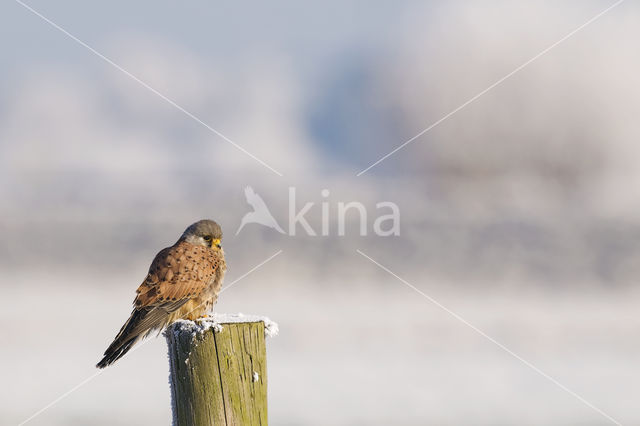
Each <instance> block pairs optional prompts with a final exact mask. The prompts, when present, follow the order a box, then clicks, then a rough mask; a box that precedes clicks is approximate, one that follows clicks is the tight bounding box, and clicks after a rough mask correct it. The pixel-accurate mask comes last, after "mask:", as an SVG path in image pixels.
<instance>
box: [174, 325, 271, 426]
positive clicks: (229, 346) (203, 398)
mask: <svg viewBox="0 0 640 426" xmlns="http://www.w3.org/2000/svg"><path fill="white" fill-rule="evenodd" d="M277 331H278V326H277V324H276V323H274V322H272V321H270V320H269V319H268V318H264V317H257V316H248V315H242V314H238V315H219V314H216V315H214V316H213V317H211V318H207V319H204V320H199V321H196V322H193V321H178V322H176V323H174V324H173V325H172V326H171V327H169V329H168V330H167V331H166V333H165V336H166V338H167V343H168V345H169V364H170V371H171V373H170V382H171V401H172V405H173V407H172V410H173V424H174V426H202V425H216V426H217V425H225V426H226V425H266V424H267V358H266V347H265V335H275V334H277Z"/></svg>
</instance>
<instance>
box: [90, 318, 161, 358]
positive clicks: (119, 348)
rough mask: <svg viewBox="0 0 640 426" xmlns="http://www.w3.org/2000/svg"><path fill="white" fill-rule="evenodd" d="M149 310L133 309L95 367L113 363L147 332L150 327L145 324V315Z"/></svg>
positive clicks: (146, 322)
mask: <svg viewBox="0 0 640 426" xmlns="http://www.w3.org/2000/svg"><path fill="white" fill-rule="evenodd" d="M149 312H150V311H149V310H147V309H138V310H135V311H133V313H132V314H131V316H130V317H129V319H128V320H127V322H126V323H124V325H123V326H122V328H121V329H120V332H119V333H118V335H117V336H116V338H115V339H114V340H113V343H111V344H110V345H109V347H108V348H107V350H106V351H104V357H103V358H102V360H100V362H99V363H98V364H96V367H98V368H105V367H107V366H108V365H111V364H113V363H114V362H116V361H117V360H119V359H120V358H122V357H123V356H124V355H125V354H126V353H127V352H129V351H130V350H131V348H132V347H133V345H134V344H135V343H136V342H137V341H139V340H141V339H142V338H144V337H145V336H146V335H147V334H149V332H150V331H151V328H150V327H148V326H147V324H148V320H147V321H145V319H146V317H148V316H149V315H148V314H149ZM141 326H142V327H141ZM145 326H146V327H145Z"/></svg>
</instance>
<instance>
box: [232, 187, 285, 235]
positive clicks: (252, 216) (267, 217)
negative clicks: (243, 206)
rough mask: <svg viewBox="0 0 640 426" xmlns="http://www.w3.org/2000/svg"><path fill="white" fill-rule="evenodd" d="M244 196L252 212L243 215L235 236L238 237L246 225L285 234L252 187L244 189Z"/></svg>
mask: <svg viewBox="0 0 640 426" xmlns="http://www.w3.org/2000/svg"><path fill="white" fill-rule="evenodd" d="M244 196H245V198H246V199H247V203H248V204H249V205H250V206H251V207H253V211H252V212H249V213H247V214H245V215H244V216H243V217H242V220H241V221H240V227H239V228H238V230H237V231H236V235H238V234H239V233H240V230H241V229H242V228H244V226H245V225H246V224H248V223H258V224H260V225H264V226H267V227H269V228H272V229H275V230H276V231H278V232H279V233H281V234H284V233H285V232H284V231H283V230H282V228H281V227H280V225H278V222H276V220H275V218H274V217H273V215H272V214H271V212H270V211H269V208H268V207H267V205H266V204H265V202H264V200H263V199H262V197H260V196H259V195H258V194H256V192H255V191H254V190H253V188H252V187H250V186H247V187H246V188H245V189H244Z"/></svg>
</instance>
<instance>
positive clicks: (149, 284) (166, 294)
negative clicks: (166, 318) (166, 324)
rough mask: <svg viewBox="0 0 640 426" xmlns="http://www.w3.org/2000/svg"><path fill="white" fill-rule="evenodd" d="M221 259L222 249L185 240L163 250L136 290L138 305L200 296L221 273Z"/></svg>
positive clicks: (157, 304) (152, 305) (171, 301)
mask: <svg viewBox="0 0 640 426" xmlns="http://www.w3.org/2000/svg"><path fill="white" fill-rule="evenodd" d="M221 260H222V259H221V255H220V253H219V252H216V251H213V250H209V249H208V248H206V247H202V246H196V245H193V244H191V243H187V242H185V241H182V242H179V243H177V244H175V245H174V246H172V247H169V248H166V249H164V250H162V251H161V252H160V253H158V255H157V256H156V257H155V259H154V260H153V262H152V263H151V267H150V268H149V274H148V275H147V278H146V279H145V280H144V282H143V283H142V284H141V285H140V287H138V290H136V293H137V295H136V298H135V300H134V305H135V307H136V308H149V307H156V306H166V305H168V304H171V303H173V302H180V301H182V300H184V301H185V302H186V301H187V300H189V299H192V298H194V297H197V296H198V295H200V294H201V293H202V291H203V290H204V289H205V288H207V286H208V285H209V283H210V282H211V280H212V279H213V278H214V276H215V275H216V274H218V273H219V268H220V266H221V263H222V262H221ZM178 307H179V306H178ZM175 309H177V308H175ZM175 309H172V310H175Z"/></svg>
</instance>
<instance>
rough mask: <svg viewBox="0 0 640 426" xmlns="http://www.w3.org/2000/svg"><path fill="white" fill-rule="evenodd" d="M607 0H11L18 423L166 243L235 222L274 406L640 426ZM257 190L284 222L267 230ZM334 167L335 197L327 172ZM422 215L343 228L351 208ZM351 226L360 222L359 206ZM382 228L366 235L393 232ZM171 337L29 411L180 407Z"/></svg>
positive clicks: (638, 82)
mask: <svg viewBox="0 0 640 426" xmlns="http://www.w3.org/2000/svg"><path fill="white" fill-rule="evenodd" d="M611 4H613V1H562V2H555V1H554V2H552V1H542V2H538V1H536V2H533V1H529V2H508V1H485V2H473V1H454V2H445V1H429V2H424V1H377V2H357V1H334V0H329V1H324V2H316V3H313V4H311V3H301V2H296V1H279V0H276V1H269V2H261V3H256V4H251V5H248V4H244V3H238V2H234V1H216V2H188V3H177V2H165V1H160V2H158V1H155V2H150V1H142V2H135V3H129V2H124V1H112V2H108V3H100V4H96V3H88V2H81V1H68V0H63V1H59V2H56V3H55V4H53V3H50V2H46V1H43V0H31V1H30V2H29V5H31V6H32V7H33V8H35V9H36V10H37V11H38V12H39V13H41V14H43V15H44V16H46V17H47V18H48V19H50V20H52V21H53V22H55V23H56V24H58V25H60V26H61V27H63V28H64V29H66V30H67V31H69V32H70V33H71V34H73V35H74V36H76V37H78V38H79V39H80V40H82V41H83V42H85V43H87V44H88V45H90V46H91V47H93V48H94V49H96V50H97V51H99V52H100V53H101V54H104V55H105V56H107V57H108V58H110V59H111V60H112V61H114V62H115V63H117V64H118V65H119V66H121V67H123V68H124V69H126V70H127V71H129V72H130V73H132V74H133V75H135V76H136V77H137V78H139V79H140V80H142V81H144V82H145V83H147V84H149V85H150V86H152V87H153V88H155V89H156V90H158V91H159V92H161V93H162V94H163V95H165V96H167V97H168V98H170V99H172V100H173V101H175V102H176V103H177V104H179V105H180V106H181V107H183V108H185V109H186V110H188V111H190V112H191V113H193V114H194V115H195V116H197V117H198V118H199V119H201V120H202V121H203V122H205V123H207V124H208V125H210V126H212V127H213V128H215V129H216V130H218V131H220V132H221V133H223V134H224V135H226V136H227V137H228V138H230V139H231V140H233V141H234V142H236V143H237V144H239V145H241V146H242V147H243V148H245V149H247V150H248V151H249V152H251V153H252V154H254V155H255V156H257V157H259V158H260V159H262V160H264V161H265V162H266V163H267V164H269V165H270V166H271V167H273V168H274V169H276V170H278V171H279V172H281V173H282V174H283V176H282V177H281V176H278V175H277V174H275V173H273V172H272V171H271V170H269V169H268V168H266V167H264V166H262V165H261V164H259V163H258V162H256V161H255V160H254V159H252V158H250V157H249V156H247V155H245V154H244V153H242V152H241V151H239V150H238V149H236V148H235V147H234V146H232V145H231V144H230V143H228V142H226V141H225V140H223V139H222V138H220V137H219V136H217V135H215V134H213V133H212V132H211V131H209V130H208V129H206V128H205V127H203V126H202V125H201V124H199V123H198V122H196V121H195V120H193V119H192V118H190V117H188V116H186V115H185V114H183V113H182V112H180V111H179V110H177V109H176V108H174V107H173V106H172V105H170V104H169V103H167V102H166V101H165V100H163V99H161V98H160V97H158V96H157V95H155V94H154V93H152V92H150V91H149V90H147V89H146V88H145V87H143V86H142V85H141V84H139V83H138V82H136V81H134V80H133V79H131V78H130V77H129V76H127V75H125V74H124V73H122V72H121V71H119V70H117V69H115V68H114V67H113V66H111V65H109V64H108V63H106V62H105V61H103V60H102V59H100V58H99V57H97V56H96V55H95V54H93V53H92V52H90V51H89V50H88V49H86V48H85V47H83V46H81V45H80V44H78V43H76V42H75V41H73V40H72V39H71V38H69V37H67V36H66V35H64V34H63V33H62V32H60V31H58V30H56V29H55V28H53V27H52V26H51V25H50V24H48V23H47V22H45V21H43V20H42V19H41V18H39V17H37V16H36V15H34V14H33V13H31V12H29V11H28V10H27V9H25V8H24V7H23V6H21V5H20V4H19V3H17V2H14V1H6V2H3V3H2V4H1V5H0V20H1V21H2V25H1V27H0V28H1V30H0V31H2V35H3V37H0V49H1V52H2V55H0V64H1V66H0V178H1V179H0V200H1V202H0V232H1V235H2V238H1V239H0V268H1V270H2V275H1V278H0V289H1V290H2V295H3V296H2V300H3V301H4V306H3V309H2V310H1V311H0V326H1V327H0V328H1V330H2V331H0V338H1V339H2V342H3V343H2V351H0V364H1V365H2V366H3V367H2V369H1V370H2V376H1V378H2V382H3V383H4V386H3V387H2V388H0V423H2V424H18V423H20V422H21V421H23V420H25V419H26V418H28V417H29V416H30V415H32V414H33V413H35V412H36V411H38V410H39V409H40V408H42V407H44V406H45V405H47V404H48V403H50V402H51V401H53V400H54V399H55V398H57V397H58V396H60V395H61V394H63V393H65V392H66V391H68V390H70V389H71V388H73V387H74V386H76V385H77V384H79V383H80V382H82V381H83V380H84V379H86V378H87V377H89V376H91V375H92V374H93V373H94V372H95V371H96V370H95V369H94V367H93V366H94V364H95V363H96V362H97V361H98V360H99V358H100V356H101V354H102V352H103V351H104V349H105V348H106V346H107V345H108V343H110V341H111V339H112V338H113V336H114V335H115V334H116V332H117V331H118V330H119V328H120V326H121V325H122V323H123V322H124V321H125V319H126V318H127V316H128V314H129V312H130V309H131V306H130V302H131V301H132V299H133V296H134V290H135V288H136V287H137V285H139V284H140V282H141V281H142V279H143V278H144V276H145V274H146V270H147V268H148V266H149V263H150V261H151V259H152V258H153V256H154V255H155V254H156V252H157V251H158V250H159V249H160V248H162V247H166V246H168V245H171V244H173V242H174V241H175V240H176V239H177V238H178V237H179V235H180V234H181V233H182V231H183V230H184V228H185V227H186V226H187V225H189V224H190V223H192V222H194V221H195V220H198V219H200V218H204V217H207V218H213V219H216V220H217V221H219V222H220V223H221V225H222V227H223V229H224V231H225V239H224V241H223V243H224V245H225V250H226V254H227V262H228V265H229V270H228V273H227V282H228V283H230V282H232V281H233V280H235V279H237V278H238V277H240V276H242V275H243V274H244V273H246V272H247V271H249V270H250V269H251V268H252V267H254V266H255V265H257V264H259V263H261V262H262V261H264V260H265V259H267V258H268V257H269V256H271V255H273V254H274V253H276V252H277V251H278V250H283V252H282V254H280V255H279V256H277V257H276V258H274V259H273V260H272V261H270V262H268V263H267V264H265V265H264V266H263V267H261V268H259V269H258V270H256V271H255V272H253V273H252V274H250V275H249V276H247V277H246V278H244V279H242V280H241V281H238V282H237V283H236V284H234V285H233V287H231V288H229V289H228V290H227V291H225V292H224V293H223V294H222V296H221V298H220V300H219V303H218V305H217V308H216V309H217V311H220V312H244V313H252V314H261V315H267V316H269V317H270V318H271V319H273V320H275V321H276V322H278V323H279V325H280V335H279V336H277V337H275V338H270V339H269V340H268V363H269V365H268V372H269V417H270V421H271V423H272V424H274V425H327V424H336V425H354V424H367V425H387V424H406V425H413V424H439V425H460V424H477V425H509V424H522V425H524V424H531V425H541V424H549V425H551V424H554V425H556V424H557V425H567V424H581V425H600V424H610V423H611V422H610V420H608V419H607V418H606V417H605V416H603V415H601V414H600V413H598V412H597V411H596V410H594V409H592V408H591V407H589V406H587V405H586V404H584V403H583V402H581V401H579V400H578V399H577V398H575V397H574V396H572V395H570V394H569V393H567V392H565V391H564V390H563V389H561V388H559V387H558V386H556V385H555V384H553V383H552V382H550V381H549V380H547V379H546V378H544V377H542V376H541V375H540V374H538V373H537V372H535V371H533V370H532V369H530V368H529V367H527V366H526V365H524V364H523V363H522V362H520V361H518V360H516V359H515V358H513V357H512V356H510V355H509V354H507V353H506V352H505V351H503V350H502V349H500V348H499V347H497V346H496V345H494V344H493V343H491V342H490V341H488V340H487V339H485V338H484V337H482V336H480V335H479V334H478V333H476V332H475V331H474V330H472V329H471V328H469V327H467V326H466V325H464V324H462V323H461V322H459V321H458V320H457V319H456V318H454V317H453V316H452V315H450V314H449V313H447V312H445V311H443V310H442V309H440V308H439V307H437V306H436V305H434V304H433V303H431V302H430V301H429V300H427V299H426V298H424V297H422V296H420V295H419V294H417V293H416V292H415V291H413V290H412V289H411V288H409V287H407V286H406V285H405V284H404V283H402V282H401V281H399V280H398V279H396V278H394V277H393V276H391V275H390V274H388V273H386V272H385V271H383V270H381V269H380V268H378V267H377V266H376V265H374V264H373V263H371V262H370V261H369V260H367V259H366V258H364V257H363V256H361V255H359V254H358V253H357V252H356V249H359V250H361V251H362V252H363V253H366V254H367V255H368V256H370V257H371V258H373V259H375V260H376V261H378V262H380V263H381V264H383V265H384V266H385V267H387V268H389V269H390V270H392V271H393V272H394V273H395V274H397V275H399V276H400V277H402V278H403V279H405V280H406V281H408V282H409V283H411V284H412V285H414V286H415V287H417V288H419V289H420V290H421V291H422V292H424V293H426V294H428V295H429V296H430V297H432V298H434V299H435V300H437V301H438V302H439V303H441V304H442V305H444V306H446V307H447V308H448V309H450V310H451V311H453V312H455V313H457V314H458V315H460V316H462V317H463V318H465V319H466V320H467V321H469V322H470V323H472V324H473V325H474V326H476V327H478V328H479V329H481V330H483V331H484V332H486V333H487V334H488V335H490V336H492V337H493V338H495V339H496V340H497V341H499V342H501V343H502V344H504V345H505V346H507V347H508V348H510V349H511V350H513V351H514V352H515V353H517V354H518V355H520V356H522V357H523V358H524V359H526V360H527V361H529V362H531V363H532V364H534V365H535V366H536V367H538V368H540V369H541V370H542V371H544V372H545V373H547V374H549V375H550V376H552V377H553V378H555V379H556V380H558V381H559V382H560V383H562V384H563V385H564V386H566V387H567V388H569V389H571V390H572V391H574V392H576V393H577V394H579V395H580V396H581V397H583V398H584V399H585V400H586V401H588V402H589V403H591V404H593V405H594V406H596V407H598V408H600V409H601V410H603V411H604V412H606V413H607V414H608V415H610V416H611V417H614V418H615V419H617V420H618V421H619V422H621V423H623V424H640V412H639V411H638V410H637V397H636V396H637V395H638V394H639V393H640V367H638V362H637V360H638V357H639V356H640V342H639V341H638V338H637V336H638V331H639V329H640V317H639V316H638V314H637V312H638V302H639V301H640V299H639V296H640V294H639V291H638V286H637V284H636V282H637V279H638V277H640V147H639V146H638V140H639V136H640V120H638V114H639V112H640V78H639V77H638V76H640V72H639V68H640V50H638V46H637V40H638V39H639V38H640V25H639V24H640V7H639V6H638V5H637V4H634V3H632V2H625V3H622V4H621V5H619V6H618V7H616V8H614V9H612V10H611V11H610V12H608V13H607V14H605V15H604V16H602V17H601V18H600V19H598V20H596V21H595V22H593V23H592V24H590V25H588V26H587V27H585V28H584V29H582V30H581V31H579V32H578V33H576V34H575V35H574V36H573V37H571V38H569V39H567V40H566V41H565V42H563V43H561V44H560V45H558V46H557V47H555V48H554V49H552V50H550V51H549V52H548V53H546V54H545V55H543V56H542V57H540V58H539V59H538V60H536V61H535V62H533V63H531V64H530V65H528V66H527V67H525V68H524V69H522V70H521V71H520V72H518V73H517V74H515V75H513V76H512V77H511V78H509V79H507V80H506V81H504V82H503V83H502V84H500V85H498V86H497V87H495V88H494V89H492V90H491V91H489V92H487V93H486V94H485V95H484V96H482V97H481V98H479V99H478V100H477V101H475V102H473V103H472V104H470V105H468V106H467V107H466V108H464V109H463V110H461V111H459V112H458V113H456V114H455V115H453V116H451V117H450V118H449V119H447V120H445V121H443V122H442V123H441V124H439V125H438V126H436V127H435V128H433V129H432V130H430V131H429V132H427V133H426V134H424V135H422V136H421V137H419V138H418V139H416V140H415V141H414V142H412V143H411V144H409V145H408V146H406V147H405V148H404V149H401V150H399V151H398V152H397V153H395V154H394V155H392V156H390V157H389V158H387V159H386V160H385V161H383V162H381V163H380V164H379V165H377V166H376V167H373V168H371V169H370V170H368V171H367V172H366V173H364V174H362V175H361V176H358V177H357V176H356V174H357V173H358V172H360V171H361V170H363V169H365V168H366V167H368V166H369V165H370V164H372V163H373V162H374V161H376V160H378V159H379V158H380V157H382V156H384V155H385V154H387V153H388V152H389V151H391V150H392V149H394V148H396V147H397V146H398V145H400V144H402V143H403V142H405V141H406V140H408V139H410V138H412V137H413V136H414V135H416V134H418V133H419V132H420V131H422V130H423V129H425V128H427V127H428V126H430V125H431V124H432V123H434V122H436V121H437V120H439V119H440V118H442V117H443V116H444V115H446V114H447V113H449V112H450V111H452V110H454V109H455V108H457V107H458V106H460V105H461V104H463V103H464V102H466V101H467V100H469V99H470V98H472V97H473V96H475V95H476V94H478V93H479V92H481V91H482V90H484V89H486V88H487V87H489V86H490V85H491V84H493V83H494V82H496V81H497V80H498V79H500V78H502V77H503V76H505V75H506V74H508V73H510V72H511V71H513V70H514V69H516V67H518V66H520V65H521V64H523V63H524V62H526V61H527V60H529V59H530V58H532V57H533V56H535V55H536V54H538V53H539V52H541V51H542V50H543V49H545V48H547V47H548V46H550V45H551V44H553V43H555V42H556V41H558V40H559V39H561V38H562V37H564V36H565V35H566V34H568V33H569V32H570V31H572V30H574V29H575V28H577V27H579V26H580V25H582V24H583V23H585V22H586V21H588V20H589V19H591V18H592V17H593V16H595V15H596V14H598V13H599V12H600V11H602V10H603V9H605V8H607V7H608V6H610V5H611ZM246 185H251V186H252V187H253V188H254V189H255V190H256V192H257V193H258V194H260V195H261V196H262V197H263V199H264V200H265V202H266V203H267V205H268V206H269V208H270V209H271V212H272V213H273V215H274V216H275V217H276V218H277V220H278V221H279V222H280V224H281V225H282V226H283V227H285V228H286V224H287V218H288V188H289V187H295V188H296V196H297V203H298V206H299V208H301V207H302V205H303V204H304V203H306V202H313V203H315V204H314V207H313V208H312V209H311V211H310V213H309V214H308V215H307V218H308V220H309V222H310V224H311V225H312V226H313V227H314V228H315V229H316V232H319V231H320V223H321V210H320V203H321V202H322V201H326V202H329V206H330V212H331V213H330V216H329V217H330V226H331V232H330V236H324V237H322V236H316V237H311V236H307V235H306V234H305V233H304V232H302V230H301V228H299V229H298V234H297V235H296V236H289V235H281V234H278V233H277V232H275V231H273V230H270V229H267V228H264V227H261V226H259V225H255V224H254V225H247V226H246V227H245V228H244V229H243V230H242V232H240V233H239V234H238V235H237V236H236V235H234V234H235V232H236V229H237V228H238V226H239V225H240V219H241V218H242V216H243V215H244V214H245V213H247V212H248V211H250V208H249V206H248V205H247V204H246V201H245V197H244V191H243V189H244V187H245V186H246ZM323 189H328V190H329V191H330V195H329V197H327V198H323V197H322V196H321V191H322V190H323ZM349 201H359V202H361V203H363V204H364V205H365V206H366V207H367V210H368V213H369V221H368V229H369V230H371V229H372V225H373V220H374V219H375V218H376V217H377V216H378V213H377V211H376V208H375V204H376V203H377V202H380V201H392V202H394V203H396V204H397V205H398V206H399V209H400V212H401V220H400V235H399V236H392V237H379V236H375V235H369V236H366V237H362V236H360V235H359V232H358V223H357V221H355V223H349V224H348V226H347V232H346V235H345V236H343V237H339V236H338V233H337V224H336V219H337V215H336V205H337V203H338V202H349ZM350 217H351V219H352V222H353V221H354V220H355V219H357V218H356V217H355V216H350ZM370 233H371V232H370ZM165 354H166V344H165V342H164V339H163V338H162V337H160V338H158V339H150V340H149V341H148V342H147V343H146V344H144V345H143V346H141V347H140V348H139V349H138V350H135V351H134V352H131V353H130V354H129V355H128V356H127V357H125V358H124V359H122V360H121V361H120V362H119V363H118V364H116V365H115V366H114V367H111V368H109V369H107V370H105V372H104V373H103V374H101V375H99V376H98V377H95V378H94V379H92V380H90V381H89V382H88V383H86V384H84V385H83V386H81V387H80V388H78V389H77V390H75V391H74V392H73V393H71V394H69V395H68V396H67V397H65V398H64V399H62V400H61V401H60V402H58V403H56V404H55V405H53V406H52V407H51V408H49V409H48V410H47V411H45V412H43V413H42V414H41V415H39V416H38V417H36V418H35V419H33V420H32V421H31V422H29V424H33V425H73V424H77V425H112V424H169V423H170V421H171V413H170V403H169V386H168V382H167V378H168V363H167V359H166V355H165Z"/></svg>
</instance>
